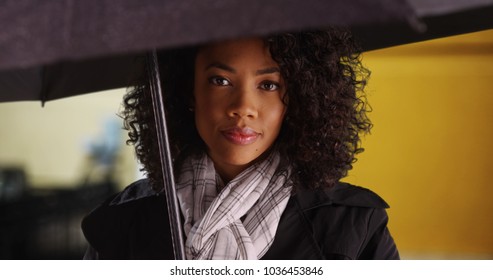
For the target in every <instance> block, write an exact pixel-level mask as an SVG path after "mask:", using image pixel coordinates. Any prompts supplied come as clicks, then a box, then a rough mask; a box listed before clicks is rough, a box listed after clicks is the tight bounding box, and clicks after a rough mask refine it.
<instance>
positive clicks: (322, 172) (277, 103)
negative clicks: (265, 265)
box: [82, 29, 399, 259]
mask: <svg viewBox="0 0 493 280" xmlns="http://www.w3.org/2000/svg"><path fill="white" fill-rule="evenodd" d="M160 60H161V63H160V65H161V67H162V70H161V76H162V80H163V85H162V86H163V92H164V95H165V101H166V112H167V114H168V121H169V124H168V128H169V134H170V142H171V146H172V147H171V148H172V155H173V163H174V168H175V169H174V170H175V173H176V174H175V176H176V178H177V183H176V185H177V186H176V187H177V193H178V199H179V204H180V207H181V213H182V217H183V222H184V232H185V234H186V246H185V248H186V257H187V259H397V258H399V255H398V252H397V249H396V247H395V244H394V241H393V239H392V237H391V236H390V234H389V232H388V229H387V214H386V212H385V208H387V207H388V206H387V204H386V203H385V202H384V201H383V200H382V199H381V198H380V197H378V196H377V195H376V194H374V193H372V192H371V191H369V190H366V189H363V188H360V187H356V186H352V185H349V184H347V183H341V182H340V181H339V180H340V179H341V178H343V177H344V176H346V175H347V171H348V170H349V169H351V168H352V164H353V163H354V161H355V154H357V153H359V152H361V151H362V149H361V148H360V146H359V142H360V134H362V133H366V132H368V131H369V129H370V127H371V123H370V121H369V120H368V118H367V116H366V111H367V106H366V104H365V102H364V97H363V96H362V89H363V87H364V85H365V82H366V78H367V76H368V71H367V70H366V69H364V68H363V67H362V66H361V63H360V60H359V57H358V55H357V49H356V48H355V47H354V44H353V42H352V38H351V36H350V33H348V32H346V31H343V30H337V29H330V30H328V31H313V32H302V33H287V34H281V35H275V36H270V37H268V38H247V39H238V40H230V41H223V42H217V43H212V44H208V45H205V46H199V47H196V48H190V49H181V50H175V51H168V52H166V53H163V54H161V56H160ZM144 80H145V79H144ZM148 88H149V87H148V85H146V84H143V85H141V86H139V87H136V88H135V89H134V90H133V91H131V92H130V93H129V94H128V95H127V96H126V98H125V110H124V112H123V115H124V118H125V124H126V128H127V129H129V131H130V132H129V136H130V140H129V142H130V143H132V144H134V145H135V146H136V153H137V156H138V158H139V160H140V161H141V162H142V164H143V165H144V170H145V171H146V172H147V174H148V179H146V180H141V181H138V182H136V183H134V184H132V185H131V186H129V187H127V189H125V190H124V191H123V192H122V193H120V194H118V195H116V196H115V197H113V198H110V199H109V200H108V201H107V202H105V203H104V204H103V205H101V206H100V207H99V208H97V209H96V210H95V211H93V212H92V213H91V214H90V215H89V216H88V217H86V218H85V219H84V221H83V225H82V226H83V231H84V234H85V236H86V238H87V240H88V241H89V244H90V245H91V248H90V250H89V251H88V254H87V255H86V256H87V257H89V258H109V259H121V258H130V259H154V258H162V259H172V258H173V253H172V249H171V245H170V234H169V225H168V221H167V213H166V210H165V209H166V207H165V204H164V199H163V195H162V192H161V190H160V186H161V183H160V176H161V174H160V166H159V158H158V153H157V152H156V151H157V144H156V143H155V142H156V141H155V129H154V121H153V115H152V114H153V113H152V109H151V104H150V102H151V101H150V97H149V89H148ZM151 187H152V188H153V189H151Z"/></svg>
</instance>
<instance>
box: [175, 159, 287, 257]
mask: <svg viewBox="0 0 493 280" xmlns="http://www.w3.org/2000/svg"><path fill="white" fill-rule="evenodd" d="M279 161H280V157H279V154H278V153H276V152H274V153H271V154H270V155H269V156H268V158H267V159H265V160H264V161H262V162H259V163H255V164H253V165H252V166H250V167H249V168H247V169H246V170H244V171H243V172H242V173H241V174H239V175H238V176H236V177H235V178H234V179H233V180H231V181H230V182H229V183H228V184H227V185H226V186H224V188H222V190H221V191H220V192H219V194H218V191H217V189H218V186H221V185H222V184H223V183H222V180H221V179H220V178H219V175H217V174H216V171H215V169H214V164H213V162H212V160H211V159H210V158H209V157H208V156H207V155H205V154H204V155H203V156H202V157H200V158H189V159H188V160H187V161H186V162H185V163H184V164H183V167H182V170H181V173H180V178H179V180H178V183H177V184H176V187H177V195H178V201H179V203H180V206H181V211H182V213H183V215H184V217H185V224H184V231H185V234H186V236H187V240H186V244H185V253H186V257H187V259H189V260H190V259H260V258H261V257H262V256H263V255H264V254H265V253H266V252H267V250H268V249H269V248H270V246H271V245H272V242H273V240H274V236H275V233H276V230H277V226H278V224H279V219H280V217H281V214H282V212H283V211H284V209H285V208H286V205H287V202H288V200H289V196H290V193H291V188H292V183H291V181H289V180H288V179H287V178H288V177H289V171H288V170H286V171H284V172H283V171H278V166H279Z"/></svg>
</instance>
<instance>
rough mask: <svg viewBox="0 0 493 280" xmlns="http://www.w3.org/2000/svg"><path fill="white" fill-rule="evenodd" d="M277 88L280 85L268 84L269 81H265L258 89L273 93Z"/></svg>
mask: <svg viewBox="0 0 493 280" xmlns="http://www.w3.org/2000/svg"><path fill="white" fill-rule="evenodd" d="M279 87H280V85H279V84H278V83H275V82H270V81H265V82H262V84H260V88H261V89H263V90H267V91H275V90H278V89H279Z"/></svg>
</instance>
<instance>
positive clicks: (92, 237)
mask: <svg viewBox="0 0 493 280" xmlns="http://www.w3.org/2000/svg"><path fill="white" fill-rule="evenodd" d="M385 208H388V205H387V203H385V201H383V200H382V199H381V198H380V197H379V196H378V195H376V194H375V193H373V192H371V191H369V190H367V189H364V188H361V187H356V186H352V185H350V184H347V183H338V184H337V185H336V186H335V187H334V188H332V189H330V190H316V191H299V192H297V193H296V194H295V195H293V196H291V198H290V199H289V202H288V205H287V206H286V210H285V211H284V212H283V214H282V216H281V220H280V221H279V226H278V229H277V232H276V236H275V238H274V243H273V244H272V246H271V247H270V249H269V250H268V251H267V253H266V254H265V255H264V256H263V258H262V259H398V258H399V253H398V252H397V248H396V246H395V244H394V241H393V239H392V237H391V236H390V233H389V231H388V229H387V221H388V217H387V213H386V211H385ZM167 217H168V216H167V210H166V202H165V199H164V196H163V195H162V194H156V193H154V192H153V191H152V190H151V188H150V187H149V185H148V183H147V181H146V180H140V181H137V182H135V183H133V184H132V185H130V186H129V187H127V188H126V189H125V190H124V191H123V192H121V193H119V194H118V195H116V196H114V197H112V198H110V199H108V200H107V201H106V202H105V203H103V204H102V205H101V206H99V207H98V208H96V209H95V210H94V211H93V212H92V213H90V214H89V215H88V216H87V217H85V218H84V220H83V221H82V230H83V232H84V235H85V237H86V239H87V240H88V242H89V244H90V248H89V250H88V253H87V254H86V258H99V259H173V252H172V249H171V248H172V247H171V241H170V240H171V235H170V232H169V231H170V230H169V223H168V218H167Z"/></svg>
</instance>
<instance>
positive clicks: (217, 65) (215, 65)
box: [204, 62, 236, 73]
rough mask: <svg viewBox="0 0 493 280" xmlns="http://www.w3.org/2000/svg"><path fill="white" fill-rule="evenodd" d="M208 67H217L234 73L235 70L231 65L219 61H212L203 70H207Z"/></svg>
mask: <svg viewBox="0 0 493 280" xmlns="http://www.w3.org/2000/svg"><path fill="white" fill-rule="evenodd" d="M210 68H219V69H221V70H224V71H228V72H231V73H236V70H235V69H234V68H232V67H231V66H228V65H226V64H223V63H219V62H213V63H211V64H209V65H207V66H206V67H205V69H204V70H209V69H210Z"/></svg>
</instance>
